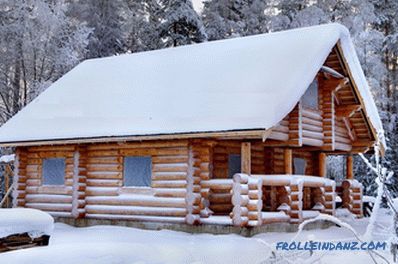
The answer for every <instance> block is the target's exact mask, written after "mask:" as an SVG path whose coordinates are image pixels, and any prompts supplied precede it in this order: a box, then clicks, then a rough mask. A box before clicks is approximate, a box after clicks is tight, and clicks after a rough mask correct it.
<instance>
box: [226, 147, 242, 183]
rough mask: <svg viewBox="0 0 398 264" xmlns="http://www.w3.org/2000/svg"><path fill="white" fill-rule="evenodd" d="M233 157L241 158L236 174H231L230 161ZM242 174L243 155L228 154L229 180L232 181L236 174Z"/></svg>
mask: <svg viewBox="0 0 398 264" xmlns="http://www.w3.org/2000/svg"><path fill="white" fill-rule="evenodd" d="M231 157H239V171H238V172H235V173H232V174H231V173H230V161H231ZM241 172H242V155H241V154H236V153H228V160H227V178H228V179H232V177H233V176H234V175H235V174H236V173H241Z"/></svg>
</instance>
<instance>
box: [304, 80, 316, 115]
mask: <svg viewBox="0 0 398 264" xmlns="http://www.w3.org/2000/svg"><path fill="white" fill-rule="evenodd" d="M314 84H315V87H316V89H314V91H316V98H314V99H315V102H316V104H315V105H316V107H314V106H313V105H311V104H307V103H306V102H308V101H312V100H308V99H307V100H305V99H304V98H305V97H309V96H310V95H311V93H310V89H311V88H312V87H313V85H314ZM311 99H312V98H311ZM300 103H301V105H302V107H303V108H305V109H311V110H314V111H319V82H318V79H317V78H315V79H314V80H313V81H312V82H311V84H310V85H309V86H308V87H307V89H306V90H305V92H304V94H303V96H302V97H301V99H300Z"/></svg>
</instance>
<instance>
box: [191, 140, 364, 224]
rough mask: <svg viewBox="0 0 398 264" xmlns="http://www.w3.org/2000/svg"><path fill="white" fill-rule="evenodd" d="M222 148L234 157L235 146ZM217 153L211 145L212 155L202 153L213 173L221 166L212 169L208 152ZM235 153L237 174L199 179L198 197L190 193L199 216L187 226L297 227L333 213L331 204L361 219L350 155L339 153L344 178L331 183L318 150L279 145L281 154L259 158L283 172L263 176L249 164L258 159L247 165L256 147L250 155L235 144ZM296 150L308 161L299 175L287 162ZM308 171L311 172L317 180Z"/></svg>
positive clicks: (324, 157) (243, 146) (359, 195)
mask: <svg viewBox="0 0 398 264" xmlns="http://www.w3.org/2000/svg"><path fill="white" fill-rule="evenodd" d="M228 144H230V146H231V149H232V148H234V150H233V151H234V152H232V155H237V148H236V147H237V146H236V145H232V144H231V143H228ZM256 144H257V143H256ZM260 149H261V148H260ZM214 150H215V151H214ZM217 151H218V149H217V147H214V146H213V152H210V153H207V155H208V157H211V158H210V159H209V160H210V161H212V162H213V164H216V165H215V167H216V169H218V168H219V167H221V166H218V167H217V162H218V163H220V162H219V161H218V160H216V161H214V159H215V158H217V156H215V155H217V153H216V154H215V153H214V152H217ZM239 151H240V153H239V156H240V160H239V162H240V168H239V170H240V171H239V172H237V173H235V174H233V176H232V177H231V176H230V177H225V176H224V178H217V176H218V175H220V173H219V174H218V175H213V176H216V177H213V178H208V179H203V178H202V179H201V180H200V193H198V192H197V193H196V194H197V195H199V196H200V202H199V203H198V204H197V206H198V207H199V208H196V209H197V210H195V211H196V212H199V213H198V214H199V215H198V216H197V217H198V219H196V220H193V219H192V221H190V220H189V219H188V221H187V222H188V223H191V224H193V223H200V224H218V225H230V226H239V227H254V226H262V225H266V224H271V223H292V224H298V223H301V222H302V221H304V220H306V219H309V218H314V217H316V216H318V215H319V214H320V213H324V214H329V215H335V211H336V206H340V207H342V208H346V209H348V210H349V211H350V212H351V213H353V214H354V215H356V216H357V217H362V215H363V214H362V185H361V184H360V183H359V182H358V181H356V180H354V179H353V176H354V175H353V156H352V154H350V153H345V154H346V171H345V175H343V177H344V179H343V180H340V181H338V182H337V183H336V181H334V180H332V179H329V178H327V175H326V174H327V173H326V171H327V168H326V167H327V155H328V153H326V152H322V151H321V150H319V149H317V150H315V151H312V152H310V151H307V152H305V151H303V150H298V149H292V148H288V147H284V148H280V150H279V151H280V153H281V155H279V156H276V155H274V156H273V157H270V158H269V157H264V158H265V159H267V158H268V160H271V162H273V165H274V166H275V164H277V166H279V167H282V170H281V172H282V173H284V174H282V173H275V170H274V171H272V172H273V173H269V174H268V173H265V174H263V173H258V170H257V169H252V164H256V162H257V164H258V161H259V159H258V158H257V160H256V161H255V162H253V160H252V157H254V155H255V154H254V152H256V151H257V152H258V149H255V150H254V151H253V149H252V144H251V143H250V142H241V143H240V148H239ZM265 151H267V150H266V149H265ZM298 151H301V154H304V155H306V156H309V157H311V158H310V159H311V160H310V161H309V163H310V166H311V170H306V169H305V168H304V169H303V170H302V174H298V173H297V168H295V167H296V162H295V161H293V160H294V157H295V155H297V154H296V153H298ZM293 153H294V154H295V155H294V154H293ZM304 155H303V156H304ZM224 156H225V154H224ZM227 156H228V151H227ZM314 157H315V158H314ZM224 160H225V158H224ZM224 163H225V162H224ZM227 163H229V162H227ZM229 165H230V164H228V166H229ZM254 166H255V165H254ZM235 167H236V166H235ZM304 167H305V166H304ZM201 168H203V166H201ZM213 170H214V168H213ZM253 172H255V173H253ZM310 173H317V175H319V176H313V175H310ZM224 174H225V173H224ZM315 175H316V174H315ZM188 193H189V190H188ZM188 196H189V195H188ZM188 200H189V199H188ZM336 202H337V203H336Z"/></svg>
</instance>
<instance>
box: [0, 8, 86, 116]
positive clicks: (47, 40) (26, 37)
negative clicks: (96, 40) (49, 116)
mask: <svg viewBox="0 0 398 264" xmlns="http://www.w3.org/2000/svg"><path fill="white" fill-rule="evenodd" d="M65 9H66V5H65V3H64V2H63V1H43V0H15V1H6V0H0V46H1V47H2V48H1V49H0V72H1V73H2V78H1V82H0V100H1V107H0V117H1V118H2V121H3V122H4V121H6V120H7V119H8V118H10V117H11V116H12V115H14V114H15V113H17V112H18V111H19V110H20V109H21V108H23V107H24V106H25V105H26V104H27V103H28V102H29V101H30V100H31V99H33V98H34V97H35V96H36V95H37V94H38V93H40V92H41V91H43V90H44V89H45V88H46V87H48V86H49V85H50V84H51V83H52V82H54V81H55V80H57V79H58V78H59V77H61V76H62V75H63V74H64V73H65V72H67V71H68V70H69V69H71V68H72V67H73V66H75V65H76V64H77V63H78V62H79V61H80V60H81V59H82V57H83V56H84V53H85V52H86V49H85V48H86V46H87V37H88V34H89V33H90V30H89V29H88V28H87V27H85V26H82V25H78V24H75V23H73V21H72V20H71V19H70V18H69V17H67V16H66V14H65Z"/></svg>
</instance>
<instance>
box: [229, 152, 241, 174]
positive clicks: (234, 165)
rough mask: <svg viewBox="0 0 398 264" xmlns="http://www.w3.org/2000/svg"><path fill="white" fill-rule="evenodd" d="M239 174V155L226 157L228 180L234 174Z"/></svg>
mask: <svg viewBox="0 0 398 264" xmlns="http://www.w3.org/2000/svg"><path fill="white" fill-rule="evenodd" d="M240 172H241V159H240V155H239V154H229V155H228V178H232V177H233V176H234V174H235V173H240Z"/></svg>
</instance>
